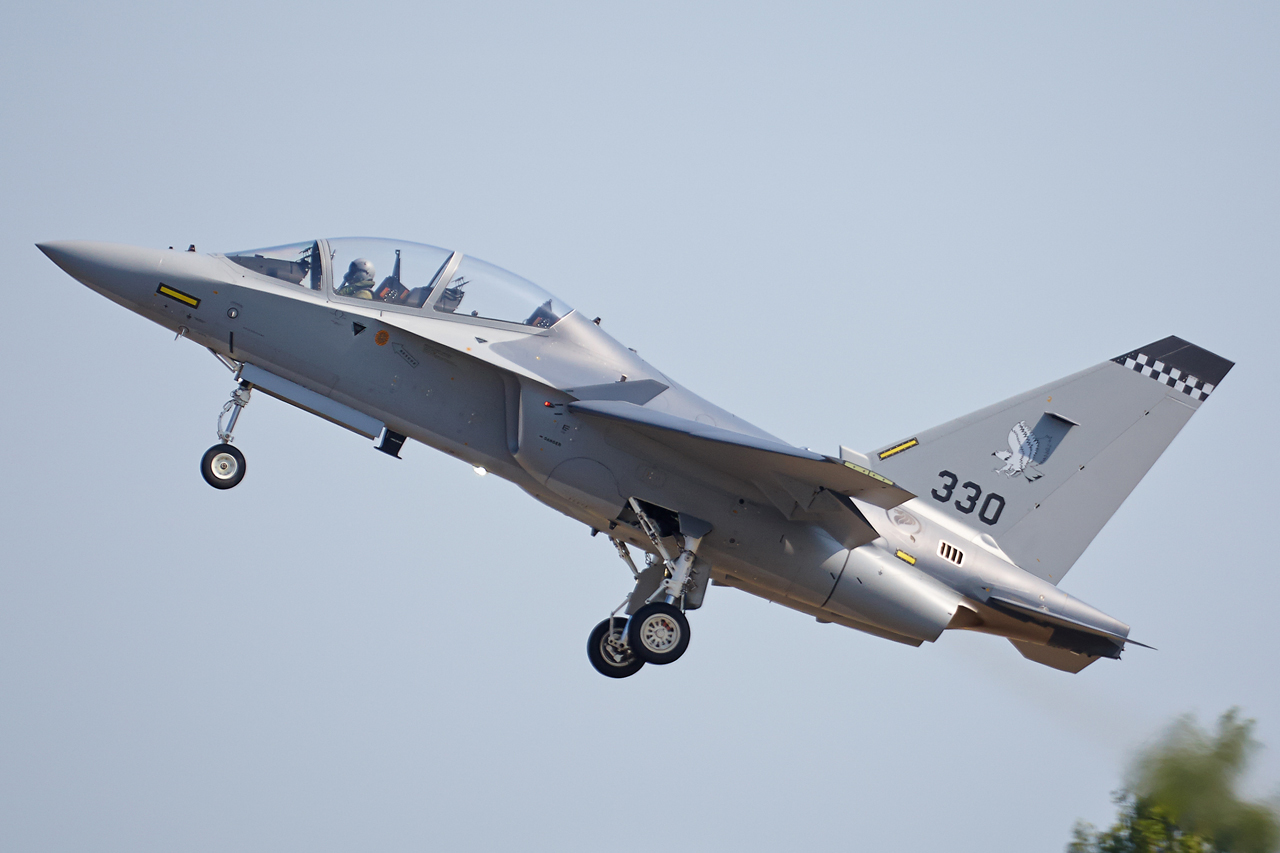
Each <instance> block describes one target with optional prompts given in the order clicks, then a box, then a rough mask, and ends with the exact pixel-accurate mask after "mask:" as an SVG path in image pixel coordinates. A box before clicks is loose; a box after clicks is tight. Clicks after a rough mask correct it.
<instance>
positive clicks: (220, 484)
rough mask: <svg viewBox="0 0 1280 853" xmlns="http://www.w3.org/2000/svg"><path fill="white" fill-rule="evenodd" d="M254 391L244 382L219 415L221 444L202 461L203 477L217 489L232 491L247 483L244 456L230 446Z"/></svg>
mask: <svg viewBox="0 0 1280 853" xmlns="http://www.w3.org/2000/svg"><path fill="white" fill-rule="evenodd" d="M252 391H253V386H252V385H250V384H249V383H248V382H241V383H240V384H239V385H237V386H236V389H235V390H234V391H232V392H231V399H230V400H228V401H227V402H226V404H225V405H224V406H223V407H222V413H221V414H219V415H218V438H219V439H220V441H221V443H220V444H215V445H214V446H213V447H210V448H209V449H208V450H206V451H205V452H204V457H203V458H202V459H201V460H200V476H202V477H204V481H205V482H206V483H208V484H209V485H210V486H213V487H214V488H215V489H233V488H235V487H236V486H238V485H240V481H241V480H243V479H244V472H245V461H244V454H243V453H241V452H240V451H239V450H236V449H235V448H234V447H232V446H231V442H232V441H233V440H234V439H232V437H231V431H232V430H234V429H235V428H236V421H238V420H239V419H240V412H241V411H242V410H243V409H244V407H245V406H247V405H249V395H250V393H252ZM228 413H230V415H231V418H230V419H229V420H228V421H227V426H226V428H225V429H224V428H223V426H222V419H223V418H225V417H226V416H227V414H228Z"/></svg>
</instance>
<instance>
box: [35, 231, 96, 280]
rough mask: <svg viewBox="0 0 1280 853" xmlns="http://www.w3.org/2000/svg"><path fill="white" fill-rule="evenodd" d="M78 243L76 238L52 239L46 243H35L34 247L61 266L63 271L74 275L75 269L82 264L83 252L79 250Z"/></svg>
mask: <svg viewBox="0 0 1280 853" xmlns="http://www.w3.org/2000/svg"><path fill="white" fill-rule="evenodd" d="M80 245H81V243H80V242H79V241H77V240H53V241H50V242H48V243H36V248H37V249H39V250H40V251H42V252H44V254H45V257H47V258H48V259H49V260H51V261H53V262H54V263H55V264H57V265H58V266H59V267H61V268H62V271H63V272H65V273H67V274H68V275H72V276H74V275H75V274H76V273H75V270H76V269H77V268H79V267H81V266H83V261H84V254H85V253H84V252H83V250H79V248H78V247H79V246H80ZM77 261H79V263H77Z"/></svg>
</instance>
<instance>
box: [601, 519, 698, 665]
mask: <svg viewBox="0 0 1280 853" xmlns="http://www.w3.org/2000/svg"><path fill="white" fill-rule="evenodd" d="M630 503H631V508H632V511H634V512H635V514H636V518H637V520H638V521H639V523H640V529H641V530H643V531H644V532H645V535H646V536H648V537H649V541H650V542H652V543H653V545H654V548H655V549H656V550H657V552H658V554H659V555H660V558H659V559H657V560H654V561H653V562H651V563H649V565H648V566H646V567H645V569H644V571H639V570H638V569H636V565H635V563H634V562H633V561H632V559H631V553H630V552H629V551H628V550H627V546H626V545H624V544H623V543H622V542H621V541H619V540H617V539H614V540H613V544H614V547H615V548H617V549H618V556H619V557H621V558H622V560H623V561H624V562H625V563H626V564H627V567H628V568H629V569H631V574H632V576H633V577H634V578H635V581H636V585H635V589H634V590H632V592H631V594H630V595H628V596H627V597H626V599H624V600H623V602H622V604H619V605H618V607H617V609H615V610H614V611H613V613H612V614H610V616H609V618H608V619H605V620H604V621H603V622H601V623H600V624H599V625H597V626H596V627H595V629H594V630H593V631H592V632H591V636H590V638H589V639H588V640H587V658H588V659H589V660H590V661H591V665H592V666H594V667H595V668H596V671H597V672H600V673H601V674H603V675H607V676H609V677H610V678H626V677H627V676H629V675H634V674H635V673H637V672H639V671H640V668H641V667H643V666H644V665H645V664H646V663H651V664H655V665H659V666H661V665H663V664H668V663H675V662H676V661H677V660H679V659H680V656H681V655H683V654H684V653H685V650H686V649H688V648H689V620H688V619H686V618H685V615H684V611H685V609H686V608H687V607H688V608H690V609H692V608H693V607H697V606H698V605H700V604H701V603H702V593H703V592H704V591H705V590H706V582H707V578H706V577H705V576H704V577H701V578H699V577H696V575H697V572H695V570H694V561H695V559H696V556H697V551H698V546H699V545H700V544H701V543H702V539H703V537H705V536H706V535H707V534H708V533H710V532H711V525H710V524H707V523H706V522H705V521H702V520H701V519H696V518H693V517H691V516H688V515H684V514H680V515H679V516H678V518H679V529H680V533H679V536H680V539H681V540H682V541H683V544H682V545H681V550H680V554H679V556H678V557H676V558H675V559H672V557H671V554H670V552H669V551H668V550H667V547H666V545H664V544H663V542H662V536H661V532H662V531H661V529H660V527H659V525H658V523H657V522H656V521H655V520H654V518H653V517H652V516H651V515H650V513H648V512H646V511H645V508H644V506H643V505H642V504H641V503H640V502H639V501H637V500H636V499H635V498H632V499H631V502H630ZM699 568H700V569H701V571H702V572H703V573H704V574H705V572H706V568H705V567H699ZM624 608H625V610H626V612H627V618H625V619H624V618H623V617H621V616H619V615H618V613H619V612H620V611H622V610H623V609H624Z"/></svg>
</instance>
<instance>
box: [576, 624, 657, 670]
mask: <svg viewBox="0 0 1280 853" xmlns="http://www.w3.org/2000/svg"><path fill="white" fill-rule="evenodd" d="M611 623H612V624H611ZM611 627H612V634H613V637H614V640H615V642H614V643H613V644H610V643H609V642H607V641H608V639H609V634H610V628H611ZM626 627H627V620H626V619H623V618H622V617H621V616H613V617H610V618H609V619H606V620H604V621H603V622H601V623H600V624H599V625H597V626H596V627H595V629H594V630H593V631H592V632H591V637H590V639H588V640H587V658H588V659H589V660H590V661H591V665H592V666H594V667H595V668H596V672H598V673H600V674H601V675H607V676H609V677H610V678H626V677H627V676H628V675H635V674H636V673H637V672H639V671H640V667H642V666H644V661H642V660H641V659H640V658H638V657H636V655H635V652H633V651H631V649H629V648H627V647H626V646H621V648H619V645H620V644H621V641H622V632H623V630H624V629H625V628H626Z"/></svg>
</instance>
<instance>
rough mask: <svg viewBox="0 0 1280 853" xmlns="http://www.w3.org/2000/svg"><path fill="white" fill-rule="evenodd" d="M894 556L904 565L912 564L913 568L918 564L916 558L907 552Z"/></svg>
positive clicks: (900, 552)
mask: <svg viewBox="0 0 1280 853" xmlns="http://www.w3.org/2000/svg"><path fill="white" fill-rule="evenodd" d="M894 556H895V557H897V558H898V559H899V560H901V561H902V562H904V563H910V564H911V565H913V566H914V565H915V564H916V558H915V557H913V556H911V555H910V554H908V553H907V552H906V551H899V552H898V553H896V554H894Z"/></svg>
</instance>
